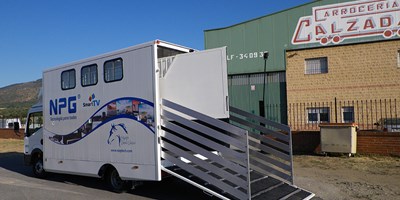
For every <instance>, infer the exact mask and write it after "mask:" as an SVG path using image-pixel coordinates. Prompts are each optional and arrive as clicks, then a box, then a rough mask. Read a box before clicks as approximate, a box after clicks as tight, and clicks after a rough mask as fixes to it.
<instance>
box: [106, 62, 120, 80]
mask: <svg viewBox="0 0 400 200" xmlns="http://www.w3.org/2000/svg"><path fill="white" fill-rule="evenodd" d="M123 76H124V74H123V69H122V58H117V59H113V60H109V61H106V62H105V63H104V82H106V83H109V82H114V81H120V80H122V78H123Z"/></svg>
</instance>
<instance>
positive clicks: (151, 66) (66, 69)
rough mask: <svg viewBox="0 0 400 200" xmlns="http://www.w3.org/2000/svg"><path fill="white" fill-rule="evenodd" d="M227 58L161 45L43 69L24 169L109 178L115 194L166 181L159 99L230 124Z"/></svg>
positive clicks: (217, 51) (220, 50)
mask: <svg viewBox="0 0 400 200" xmlns="http://www.w3.org/2000/svg"><path fill="white" fill-rule="evenodd" d="M225 57H226V56H225V48H218V49H213V50H207V51H194V50H192V49H190V48H187V47H183V46H179V45H175V44H172V43H168V42H164V41H160V40H156V41H151V42H148V43H145V44H141V45H137V46H133V47H129V48H126V49H122V50H119V51H115V52H111V53H107V54H103V55H99V56H95V57H92V58H88V59H84V60H81V61H77V62H74V63H71V64H66V65H62V66H59V67H56V68H53V69H49V70H46V71H44V72H43V89H42V91H43V92H42V97H41V98H40V101H39V102H38V104H36V105H34V106H33V107H32V108H31V109H30V110H29V113H28V120H27V124H26V131H25V132H26V135H25V140H24V143H25V148H24V153H25V159H24V160H25V163H26V164H31V165H33V173H34V174H35V175H36V176H38V177H43V176H44V175H45V172H56V173H66V174H77V175H84V176H94V177H105V178H106V179H107V180H108V183H109V185H110V187H111V189H112V190H114V191H121V190H124V189H125V188H126V187H127V186H128V185H129V183H130V181H129V180H154V181H159V180H161V164H162V163H161V156H160V139H159V137H160V135H159V134H160V133H159V132H160V131H159V127H160V100H161V98H167V99H169V100H172V101H174V102H178V103H179V104H181V105H185V106H187V107H191V108H193V109H194V110H197V111H199V112H202V113H207V114H208V115H210V116H212V117H215V118H228V117H229V111H228V102H227V97H228V89H227V70H226V60H225Z"/></svg>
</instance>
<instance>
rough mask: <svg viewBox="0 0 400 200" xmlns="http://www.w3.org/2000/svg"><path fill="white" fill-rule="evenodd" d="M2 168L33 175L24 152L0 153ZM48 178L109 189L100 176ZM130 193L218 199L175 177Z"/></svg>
mask: <svg viewBox="0 0 400 200" xmlns="http://www.w3.org/2000/svg"><path fill="white" fill-rule="evenodd" d="M0 168H3V169H6V170H8V171H11V172H15V173H19V174H21V175H25V176H28V177H33V173H32V168H31V166H25V165H24V161H23V153H18V152H8V153H0ZM46 180H47V181H54V182H60V183H65V184H72V185H79V186H83V187H87V188H92V189H99V190H107V188H106V186H105V184H104V181H103V180H101V179H99V178H92V177H84V176H75V175H65V174H49V175H48V176H47V177H46ZM128 193H130V194H134V195H137V196H142V197H147V198H152V199H191V200H196V199H217V198H216V197H210V196H208V195H207V194H205V193H204V192H203V191H202V190H199V189H197V188H195V187H193V186H191V185H189V184H187V183H185V182H183V181H181V180H179V179H177V178H174V177H171V178H166V179H164V180H162V181H160V182H156V181H154V182H144V184H143V185H141V186H139V187H137V188H136V189H134V190H130V191H129V192H128Z"/></svg>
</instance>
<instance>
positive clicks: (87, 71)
mask: <svg viewBox="0 0 400 200" xmlns="http://www.w3.org/2000/svg"><path fill="white" fill-rule="evenodd" d="M81 84H82V86H83V87H86V86H91V85H96V84H97V65H96V64H93V65H88V66H84V67H82V69H81Z"/></svg>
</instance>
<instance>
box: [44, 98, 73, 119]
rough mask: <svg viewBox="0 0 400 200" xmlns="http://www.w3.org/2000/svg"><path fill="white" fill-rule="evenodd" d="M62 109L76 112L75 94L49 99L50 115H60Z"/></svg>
mask: <svg viewBox="0 0 400 200" xmlns="http://www.w3.org/2000/svg"><path fill="white" fill-rule="evenodd" d="M63 110H66V111H68V113H69V114H71V113H76V96H71V97H68V98H59V99H54V100H50V115H53V114H54V115H61V114H62V111H63Z"/></svg>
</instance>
